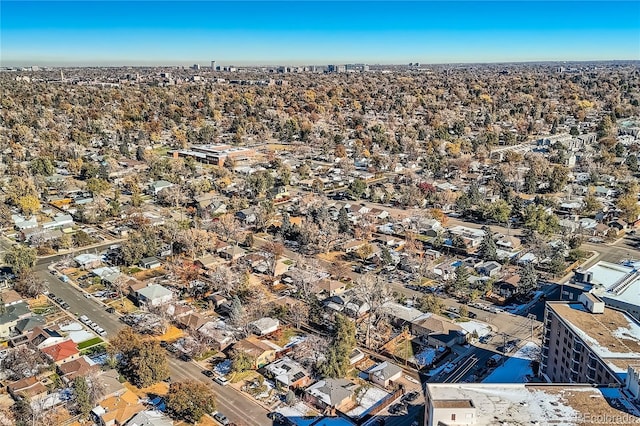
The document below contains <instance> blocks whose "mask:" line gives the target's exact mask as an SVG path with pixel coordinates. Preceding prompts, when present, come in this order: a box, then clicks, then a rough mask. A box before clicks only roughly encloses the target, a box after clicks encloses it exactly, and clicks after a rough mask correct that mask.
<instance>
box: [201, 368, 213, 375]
mask: <svg viewBox="0 0 640 426" xmlns="http://www.w3.org/2000/svg"><path fill="white" fill-rule="evenodd" d="M202 374H204V375H205V376H207V377H213V371H211V370H202Z"/></svg>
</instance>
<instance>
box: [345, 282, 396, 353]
mask: <svg viewBox="0 0 640 426" xmlns="http://www.w3.org/2000/svg"><path fill="white" fill-rule="evenodd" d="M353 291H354V294H355V295H356V296H357V298H358V299H359V300H360V301H362V302H364V303H366V304H367V305H369V314H368V315H367V332H366V336H365V342H366V345H367V347H369V348H370V347H371V340H370V338H371V326H372V324H373V319H374V316H376V315H377V314H378V312H379V311H380V310H381V308H382V305H383V304H384V302H386V301H387V299H388V298H389V296H390V293H391V292H390V290H389V286H388V285H387V283H386V282H385V281H384V280H383V279H382V277H381V276H380V275H374V274H365V275H363V276H362V278H361V279H360V280H358V282H356V284H355V286H354V288H353Z"/></svg>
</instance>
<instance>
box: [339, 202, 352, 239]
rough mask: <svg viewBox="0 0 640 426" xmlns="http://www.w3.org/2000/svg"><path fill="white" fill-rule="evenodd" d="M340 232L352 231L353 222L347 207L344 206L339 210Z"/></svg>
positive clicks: (347, 232) (348, 232)
mask: <svg viewBox="0 0 640 426" xmlns="http://www.w3.org/2000/svg"><path fill="white" fill-rule="evenodd" d="M338 232H340V233H341V234H350V233H351V222H350V221H349V216H348V214H347V209H345V208H344V207H343V208H341V209H340V211H339V212H338Z"/></svg>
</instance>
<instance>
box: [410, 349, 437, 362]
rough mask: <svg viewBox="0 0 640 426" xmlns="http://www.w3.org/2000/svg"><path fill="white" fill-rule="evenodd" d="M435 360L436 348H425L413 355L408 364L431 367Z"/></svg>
mask: <svg viewBox="0 0 640 426" xmlns="http://www.w3.org/2000/svg"><path fill="white" fill-rule="evenodd" d="M435 359H436V348H426V349H424V350H423V351H422V352H420V353H417V354H415V356H412V357H411V358H409V362H412V363H414V364H416V365H418V366H421V365H425V366H428V365H431V364H433V361H434V360H435Z"/></svg>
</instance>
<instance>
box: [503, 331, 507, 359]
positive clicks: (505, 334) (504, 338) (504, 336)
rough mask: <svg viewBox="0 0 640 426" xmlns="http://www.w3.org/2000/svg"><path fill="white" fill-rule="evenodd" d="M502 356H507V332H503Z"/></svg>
mask: <svg viewBox="0 0 640 426" xmlns="http://www.w3.org/2000/svg"><path fill="white" fill-rule="evenodd" d="M502 356H503V357H505V356H507V333H502Z"/></svg>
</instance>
